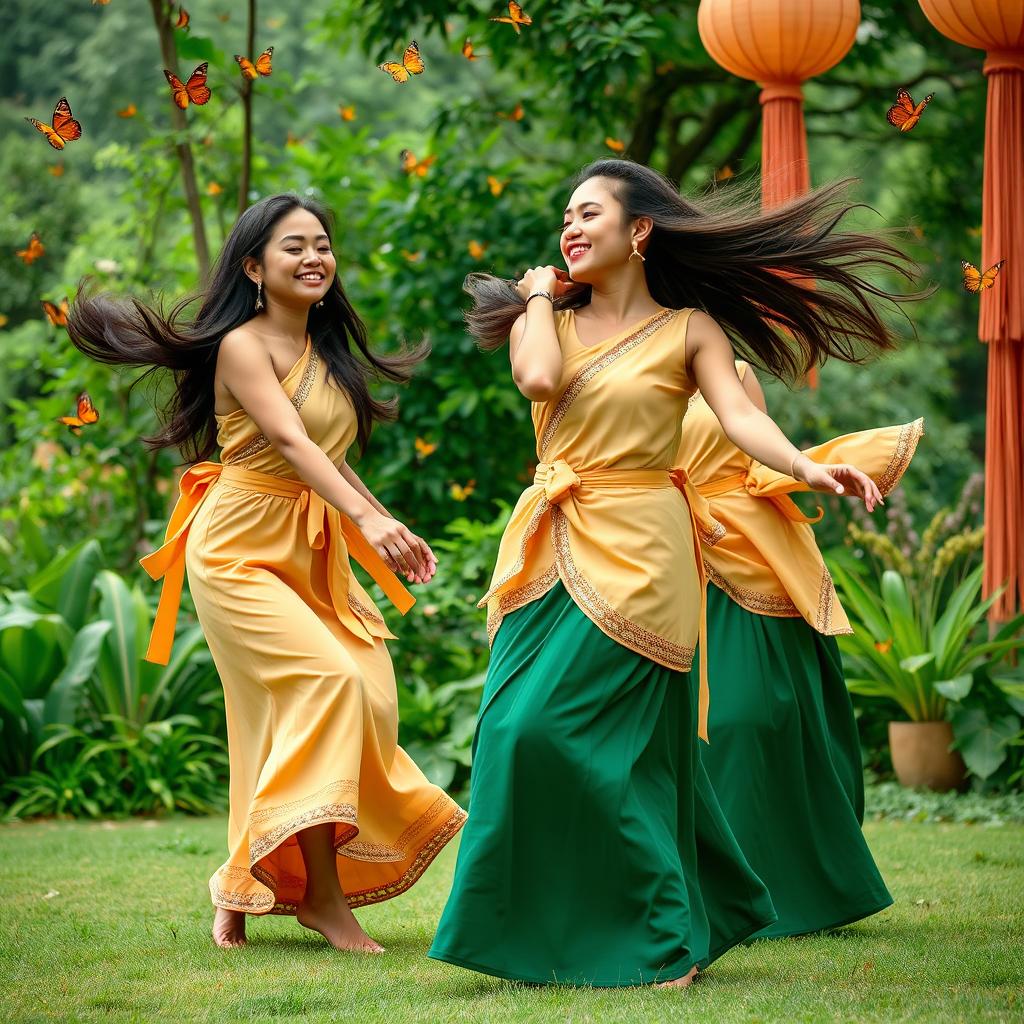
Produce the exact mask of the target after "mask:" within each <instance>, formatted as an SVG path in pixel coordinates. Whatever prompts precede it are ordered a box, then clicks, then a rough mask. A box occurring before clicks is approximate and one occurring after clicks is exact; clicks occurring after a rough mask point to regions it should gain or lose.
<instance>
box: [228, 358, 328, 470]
mask: <svg viewBox="0 0 1024 1024" xmlns="http://www.w3.org/2000/svg"><path fill="white" fill-rule="evenodd" d="M319 365H320V357H319V356H318V355H317V352H316V349H311V350H310V353H309V359H308V360H307V361H306V368H305V369H304V370H303V371H302V377H301V379H300V380H299V386H298V387H297V388H296V389H295V394H294V395H292V398H291V403H292V405H294V406H295V410H296V412H298V410H299V409H301V408H302V406H303V405H304V404H305V401H306V399H307V398H309V393H310V391H311V390H312V389H313V381H314V380H315V379H316V371H317V368H318V366H319ZM269 447H270V442H269V441H268V440H267V437H266V435H265V434H263V433H259V434H257V435H256V436H255V437H253V438H251V439H250V440H249V441H247V442H246V443H245V444H244V445H242V447H241V448H239V449H238V451H237V452H235V454H234V455H233V456H232V457H231V458H230V459H228V460H227V461H226V462H225V465H228V464H232V463H235V462H242V461H244V460H245V459H251V458H252V457H253V456H254V455H259V453H260V452H262V451H265V450H266V449H267V448H269Z"/></svg>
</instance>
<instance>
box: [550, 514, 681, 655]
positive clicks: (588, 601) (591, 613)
mask: <svg viewBox="0 0 1024 1024" xmlns="http://www.w3.org/2000/svg"><path fill="white" fill-rule="evenodd" d="M551 522H552V530H553V534H554V543H555V553H556V557H557V558H558V566H559V575H560V576H561V578H562V581H563V582H564V583H565V588H566V590H568V591H569V594H570V596H571V597H572V599H573V600H574V601H575V602H576V604H578V605H579V607H580V608H581V609H582V610H583V611H584V612H585V613H586V615H587V617H588V618H590V619H592V620H593V621H594V622H595V623H596V624H597V625H598V626H599V627H600V628H601V629H602V630H603V631H604V632H605V633H607V634H608V635H609V636H610V637H611V638H612V639H613V640H615V641H616V642H617V643H620V644H622V646H623V647H628V648H629V649H630V650H631V651H635V652H636V653H637V654H642V655H643V656H644V657H645V658H650V659H651V661H656V662H657V663H658V664H659V665H664V666H665V667H666V668H671V669H674V670H675V671H677V672H689V671H690V666H691V665H692V664H693V650H694V649H693V648H692V647H684V646H682V645H680V644H674V643H672V642H671V641H670V640H666V639H665V638H664V637H661V636H658V634H657V633H652V632H651V631H650V630H649V629H645V628H644V627H643V626H641V625H639V623H636V622H632V621H630V620H629V619H627V618H626V617H625V616H624V615H620V614H619V613H618V612H617V611H616V610H615V609H614V608H612V606H611V605H610V604H609V603H608V602H607V601H606V600H605V598H604V597H602V595H601V594H600V593H599V592H598V591H597V590H596V589H595V587H594V585H593V584H592V583H591V582H590V581H589V580H588V579H587V578H586V577H585V576H584V575H583V574H582V573H581V572H580V571H579V569H577V567H576V563H575V562H573V560H572V552H571V551H570V549H569V529H568V522H567V520H566V518H565V515H564V514H563V512H562V510H561V509H560V508H558V507H557V506H556V507H555V508H554V509H552V519H551Z"/></svg>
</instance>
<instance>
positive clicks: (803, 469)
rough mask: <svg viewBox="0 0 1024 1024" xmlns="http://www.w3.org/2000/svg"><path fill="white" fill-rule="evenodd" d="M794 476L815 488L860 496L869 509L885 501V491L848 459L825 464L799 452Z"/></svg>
mask: <svg viewBox="0 0 1024 1024" xmlns="http://www.w3.org/2000/svg"><path fill="white" fill-rule="evenodd" d="M793 475H794V476H795V477H796V479H798V480H803V482H804V483H805V484H807V486H808V487H810V488H811V490H812V491H823V492H825V493H827V494H843V495H848V496H849V497H853V498H860V499H861V500H862V501H863V502H864V507H865V508H866V509H867V510H868V511H869V512H873V511H874V510H875V508H876V507H877V506H878V505H884V504H885V502H884V501H883V500H882V492H881V491H880V490H879V489H878V485H877V484H876V483H875V481H874V480H872V479H871V477H869V476H868V475H867V473H864V472H862V471H861V470H859V469H858V468H857V467H856V466H850V465H848V464H847V463H845V462H833V463H829V464H824V465H822V464H819V463H817V462H814V461H813V460H811V459H810V458H808V456H806V455H798V456H797V457H796V458H795V459H794V460H793Z"/></svg>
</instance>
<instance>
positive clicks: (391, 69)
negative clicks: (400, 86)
mask: <svg viewBox="0 0 1024 1024" xmlns="http://www.w3.org/2000/svg"><path fill="white" fill-rule="evenodd" d="M377 67H378V68H380V70H381V71H386V72H387V73H388V74H389V75H390V76H391V77H392V78H393V79H394V80H395V81H396V82H399V83H401V82H407V81H409V76H410V75H421V74H423V69H424V68H425V67H426V65H425V64H424V63H423V58H422V57H420V48H419V44H418V43H417V42H416V40H415V39H414V40H413V41H412V42H411V43H410V44H409V45H408V46H407V47H406V48H405V53H403V54H402V63H401V64H397V63H395V61H393V60H387V61H385V62H384V63H383V64H378V65H377Z"/></svg>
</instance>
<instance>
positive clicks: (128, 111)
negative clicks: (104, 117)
mask: <svg viewBox="0 0 1024 1024" xmlns="http://www.w3.org/2000/svg"><path fill="white" fill-rule="evenodd" d="M138 112H139V108H138V107H137V106H135V104H134V103H129V104H128V106H127V107H125V108H124V109H123V110H119V111H118V112H117V116H118V117H134V116H135V115H136V114H137V113H138Z"/></svg>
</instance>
